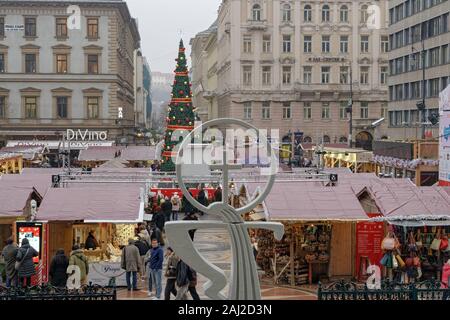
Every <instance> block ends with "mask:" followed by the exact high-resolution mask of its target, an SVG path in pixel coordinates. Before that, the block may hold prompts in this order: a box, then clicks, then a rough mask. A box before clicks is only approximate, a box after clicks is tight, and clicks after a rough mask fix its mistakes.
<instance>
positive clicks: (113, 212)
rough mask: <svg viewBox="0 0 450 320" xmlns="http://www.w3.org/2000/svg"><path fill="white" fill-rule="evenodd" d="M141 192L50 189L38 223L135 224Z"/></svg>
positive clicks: (134, 188) (100, 187) (101, 188)
mask: <svg viewBox="0 0 450 320" xmlns="http://www.w3.org/2000/svg"><path fill="white" fill-rule="evenodd" d="M140 192H141V188H140V187H139V186H134V185H126V186H125V185H121V186H120V187H119V186H108V185H105V184H103V185H92V186H84V187H73V188H57V189H50V191H49V192H48V193H47V195H46V196H45V198H44V200H43V201H42V203H41V206H40V207H39V211H38V213H37V219H38V220H39V221H80V220H81V221H84V222H86V223H107V222H110V223H135V222H140V221H142V219H143V214H144V212H143V210H144V204H143V202H142V201H141V199H140Z"/></svg>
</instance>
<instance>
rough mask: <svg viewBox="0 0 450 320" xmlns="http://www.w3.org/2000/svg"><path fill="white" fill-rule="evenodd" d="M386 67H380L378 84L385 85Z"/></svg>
mask: <svg viewBox="0 0 450 320" xmlns="http://www.w3.org/2000/svg"><path fill="white" fill-rule="evenodd" d="M387 77H388V67H380V83H381V84H387Z"/></svg>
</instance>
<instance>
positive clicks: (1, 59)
mask: <svg viewBox="0 0 450 320" xmlns="http://www.w3.org/2000/svg"><path fill="white" fill-rule="evenodd" d="M5 69H6V68H5V54H4V53H0V73H4V72H5Z"/></svg>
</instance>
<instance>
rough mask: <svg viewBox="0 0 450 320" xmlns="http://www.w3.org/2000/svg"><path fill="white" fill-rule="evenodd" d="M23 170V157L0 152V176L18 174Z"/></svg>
mask: <svg viewBox="0 0 450 320" xmlns="http://www.w3.org/2000/svg"><path fill="white" fill-rule="evenodd" d="M22 168H23V157H22V155H21V154H18V153H9V152H1V151H0V176H1V175H2V174H14V173H20V172H21V171H22Z"/></svg>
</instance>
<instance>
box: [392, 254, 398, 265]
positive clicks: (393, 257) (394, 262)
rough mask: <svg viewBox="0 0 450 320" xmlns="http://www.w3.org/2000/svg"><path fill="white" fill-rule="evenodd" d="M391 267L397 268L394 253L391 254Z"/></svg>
mask: <svg viewBox="0 0 450 320" xmlns="http://www.w3.org/2000/svg"><path fill="white" fill-rule="evenodd" d="M392 268H393V269H397V268H398V261H397V258H396V257H395V255H394V254H392Z"/></svg>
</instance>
